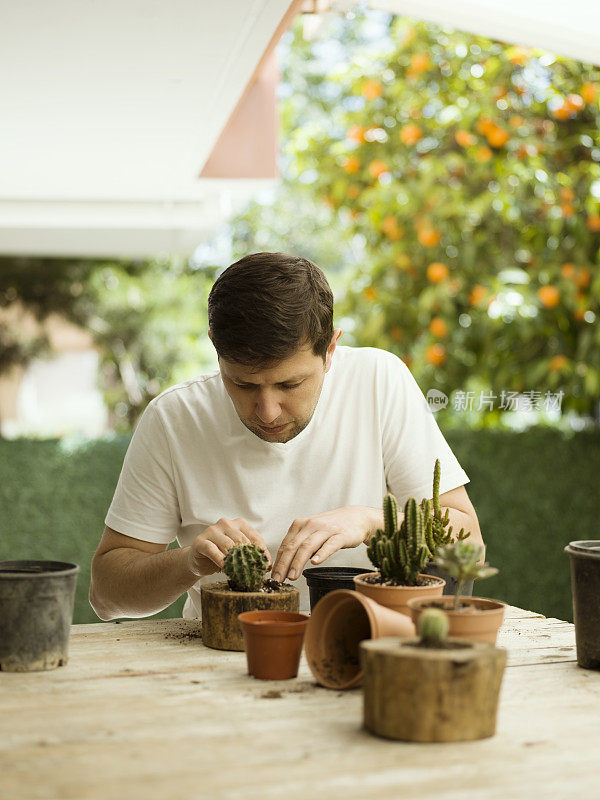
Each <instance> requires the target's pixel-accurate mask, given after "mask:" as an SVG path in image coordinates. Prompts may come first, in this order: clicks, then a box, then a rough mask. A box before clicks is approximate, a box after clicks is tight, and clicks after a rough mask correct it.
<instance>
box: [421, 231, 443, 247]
mask: <svg viewBox="0 0 600 800" xmlns="http://www.w3.org/2000/svg"><path fill="white" fill-rule="evenodd" d="M417 237H418V239H419V242H420V243H421V244H422V245H423V247H435V246H436V245H437V244H438V243H439V241H440V239H441V238H442V234H441V233H440V232H439V231H438V230H437V229H436V228H430V227H428V226H426V227H422V228H420V229H419V232H418V233H417Z"/></svg>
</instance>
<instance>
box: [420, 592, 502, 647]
mask: <svg viewBox="0 0 600 800" xmlns="http://www.w3.org/2000/svg"><path fill="white" fill-rule="evenodd" d="M460 602H461V603H463V604H465V605H467V606H468V607H469V610H468V611H454V609H453V605H454V597H452V596H446V597H439V598H434V599H433V600H432V599H428V598H422V597H417V598H415V599H414V600H409V601H408V606H409V611H410V615H411V618H412V621H413V622H414V623H415V627H416V626H417V621H418V619H419V616H420V614H421V611H422V610H423V609H424V608H426V607H428V606H433V607H435V608H441V609H442V610H443V611H444V612H445V613H446V615H447V616H448V622H449V623H450V627H449V629H448V635H449V636H458V637H461V638H463V639H468V640H469V641H471V642H489V643H490V644H495V643H496V638H497V636H498V629H499V628H500V626H501V625H502V621H503V619H504V610H505V608H506V604H505V603H501V602H500V601H499V600H488V599H487V598H486V597H466V596H462V595H461V598H460Z"/></svg>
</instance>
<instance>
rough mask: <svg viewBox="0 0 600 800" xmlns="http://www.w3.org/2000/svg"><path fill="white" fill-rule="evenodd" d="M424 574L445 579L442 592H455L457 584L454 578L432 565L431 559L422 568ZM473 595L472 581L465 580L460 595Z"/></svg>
mask: <svg viewBox="0 0 600 800" xmlns="http://www.w3.org/2000/svg"><path fill="white" fill-rule="evenodd" d="M423 572H424V573H425V575H433V576H434V577H435V578H443V579H444V580H445V581H446V585H445V586H444V591H443V592H442V594H456V588H457V586H458V583H457V580H456V578H451V577H450V576H449V575H446V573H445V572H442V571H441V570H440V569H438V568H437V567H436V566H434V564H433V561H430V562H429V564H427V566H426V567H425V569H424V570H423ZM472 595H473V581H465V583H464V585H463V588H462V592H461V597H467V596H468V597H472Z"/></svg>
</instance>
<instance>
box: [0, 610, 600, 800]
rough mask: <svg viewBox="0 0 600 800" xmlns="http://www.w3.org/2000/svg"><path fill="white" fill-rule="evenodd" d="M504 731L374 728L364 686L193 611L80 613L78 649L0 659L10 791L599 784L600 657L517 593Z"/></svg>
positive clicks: (285, 792) (594, 790) (123, 798)
mask: <svg viewBox="0 0 600 800" xmlns="http://www.w3.org/2000/svg"><path fill="white" fill-rule="evenodd" d="M498 643H499V644H500V645H501V646H504V647H506V648H507V649H508V667H507V669H506V671H505V675H504V682H503V686H502V692H501V697H500V709H499V714H498V729H497V733H496V736H495V737H493V738H491V739H485V740H481V741H478V742H463V743H455V744H407V743H402V742H394V741H388V740H385V739H379V738H377V737H374V736H372V735H371V734H369V733H367V732H366V731H365V730H364V729H363V728H362V693H361V690H360V689H355V690H353V691H350V692H336V691H330V690H327V689H323V688H321V687H319V686H317V684H316V683H315V682H314V680H313V678H312V675H311V673H310V671H309V669H308V667H307V665H306V662H305V660H304V658H303V661H302V664H301V667H300V673H299V676H298V678H297V679H295V680H290V681H282V682H270V681H268V682H265V681H258V680H255V679H254V678H250V677H249V676H248V675H247V674H246V663H245V654H244V653H228V652H222V651H218V650H211V649H209V648H206V647H204V645H203V644H202V641H201V639H200V638H199V630H198V623H197V622H196V621H192V620H158V621H154V620H147V621H136V622H122V623H117V624H115V623H102V624H97V625H75V626H73V629H72V637H71V646H70V660H69V663H68V665H67V666H65V667H61V668H59V669H56V670H54V671H51V672H36V673H25V674H15V673H0V709H1V713H0V798H2V800H30V799H31V800H33V799H34V798H35V800H88V798H93V799H94V800H138V798H141V799H143V800H199V799H200V798H202V799H204V798H206V800H269V799H270V798H277V799H278V800H294V799H295V798H299V799H300V798H301V799H302V800H308V798H318V799H319V800H320V798H324V799H325V798H326V799H327V800H335V799H336V798H340V800H341V799H342V798H343V800H348V799H349V798H358V797H361V798H364V797H369V798H395V799H398V800H405V799H406V798H419V800H423V799H424V798H434V797H435V798H441V800H465V799H466V798H472V799H473V800H492V799H493V800H515V798H528V800H529V798H531V797H533V798H534V799H535V798H537V797H539V798H543V800H550V798H557V799H558V798H560V800H565V799H566V798H576V797H578V798H590V800H592V798H597V797H600V672H592V671H588V670H583V669H580V668H578V667H577V665H576V661H575V643H574V630H573V626H572V625H571V624H569V623H566V622H561V621H560V620H556V619H546V618H544V617H542V616H540V615H537V614H533V613H531V612H529V611H523V610H521V609H518V608H513V607H510V608H509V609H508V613H507V617H506V621H505V624H504V625H503V627H502V629H501V633H500V637H499V642H498Z"/></svg>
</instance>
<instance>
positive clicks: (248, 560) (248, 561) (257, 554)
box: [223, 543, 268, 592]
mask: <svg viewBox="0 0 600 800" xmlns="http://www.w3.org/2000/svg"><path fill="white" fill-rule="evenodd" d="M267 566H268V559H267V555H266V553H265V552H264V550H262V549H261V548H260V547H259V546H258V545H256V544H253V543H250V544H238V545H235V546H234V547H230V548H229V550H228V551H227V553H226V554H225V561H224V563H223V572H224V573H225V575H227V577H228V579H229V587H230V588H231V589H233V591H234V592H258V591H259V589H261V588H262V585H263V582H264V577H265V573H266V571H267Z"/></svg>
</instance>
